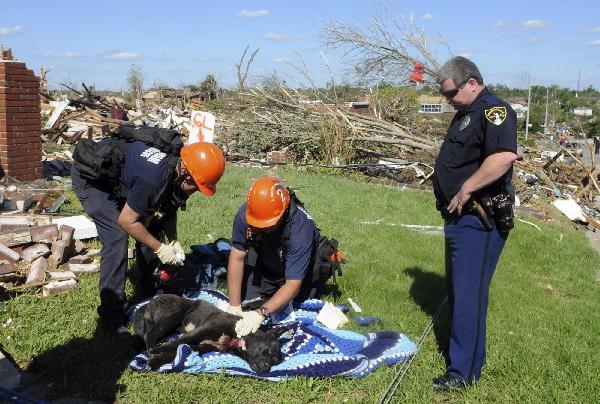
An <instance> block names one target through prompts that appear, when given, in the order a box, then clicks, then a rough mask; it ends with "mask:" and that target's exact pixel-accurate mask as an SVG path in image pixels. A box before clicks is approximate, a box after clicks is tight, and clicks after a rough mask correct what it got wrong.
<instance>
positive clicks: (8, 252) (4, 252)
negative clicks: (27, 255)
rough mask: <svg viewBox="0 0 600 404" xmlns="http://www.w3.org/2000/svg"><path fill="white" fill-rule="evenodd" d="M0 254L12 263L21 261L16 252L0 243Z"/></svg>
mask: <svg viewBox="0 0 600 404" xmlns="http://www.w3.org/2000/svg"><path fill="white" fill-rule="evenodd" d="M0 253H1V254H2V255H3V256H5V257H7V258H9V259H11V260H13V261H18V260H20V259H21V255H20V254H19V253H18V252H16V251H13V250H11V249H10V248H8V247H7V246H5V245H4V244H2V243H0Z"/></svg>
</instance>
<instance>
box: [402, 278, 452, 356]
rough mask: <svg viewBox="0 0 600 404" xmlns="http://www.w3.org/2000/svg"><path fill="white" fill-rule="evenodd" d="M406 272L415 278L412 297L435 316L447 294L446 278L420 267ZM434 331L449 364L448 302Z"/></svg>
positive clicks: (440, 350) (439, 348)
mask: <svg viewBox="0 0 600 404" xmlns="http://www.w3.org/2000/svg"><path fill="white" fill-rule="evenodd" d="M404 272H405V273H406V274H407V275H408V276H410V277H411V278H412V279H413V282H412V284H411V286H410V295H411V297H412V299H413V300H414V302H415V303H416V304H417V305H418V306H419V307H420V308H421V310H423V311H424V312H425V313H427V315H429V316H430V317H432V318H433V316H435V314H436V312H437V311H438V309H440V304H441V303H442V302H443V301H444V299H445V297H446V295H447V289H446V278H445V277H443V276H440V275H439V274H436V273H434V272H427V271H424V270H423V269H422V268H419V267H409V268H406V269H404ZM433 332H434V335H435V340H436V343H437V346H438V351H439V352H441V353H442V355H443V356H444V359H445V361H446V364H448V344H449V339H450V315H449V312H448V304H447V303H446V304H444V306H443V307H442V308H441V309H440V314H439V315H438V317H437V320H436V321H435V322H434V324H433Z"/></svg>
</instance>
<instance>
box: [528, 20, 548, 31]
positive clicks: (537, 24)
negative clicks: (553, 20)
mask: <svg viewBox="0 0 600 404" xmlns="http://www.w3.org/2000/svg"><path fill="white" fill-rule="evenodd" d="M548 25H550V22H549V21H543V20H527V21H522V22H521V28H522V29H526V30H530V29H538V28H544V27H547V26H548Z"/></svg>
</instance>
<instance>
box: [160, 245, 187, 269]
mask: <svg viewBox="0 0 600 404" xmlns="http://www.w3.org/2000/svg"><path fill="white" fill-rule="evenodd" d="M156 255H157V256H158V259H159V260H160V262H162V263H163V264H167V265H178V266H181V265H183V260H184V259H185V253H184V252H183V248H181V245H179V243H177V244H175V242H173V241H171V242H170V243H169V244H164V243H163V244H161V245H160V247H159V249H158V250H156Z"/></svg>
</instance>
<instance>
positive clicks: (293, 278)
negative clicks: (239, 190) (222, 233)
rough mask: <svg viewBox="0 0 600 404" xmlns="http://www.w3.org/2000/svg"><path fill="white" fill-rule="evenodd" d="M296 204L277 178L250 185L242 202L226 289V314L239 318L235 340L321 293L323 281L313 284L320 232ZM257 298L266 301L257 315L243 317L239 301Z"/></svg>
mask: <svg viewBox="0 0 600 404" xmlns="http://www.w3.org/2000/svg"><path fill="white" fill-rule="evenodd" d="M298 202H299V201H297V199H296V198H295V196H294V195H293V191H290V190H289V189H288V188H286V187H285V186H284V185H283V184H281V183H280V182H279V180H278V179H277V178H273V177H262V178H258V179H257V180H256V181H254V183H253V184H252V186H251V187H250V191H249V192H248V201H247V203H244V204H243V205H242V206H241V207H240V209H239V210H238V213H237V215H236V217H235V221H234V223H233V234H232V237H231V239H232V246H233V248H232V249H231V254H230V256H229V264H228V267H227V286H228V288H229V308H228V311H229V312H230V313H232V314H237V315H241V316H242V319H241V320H240V321H239V322H238V324H237V325H236V332H237V333H238V335H239V336H244V335H247V334H249V333H251V332H254V331H256V330H257V329H258V328H259V326H260V324H261V323H262V321H263V320H265V319H267V318H269V317H270V316H271V313H275V312H277V311H279V310H280V309H282V308H283V307H285V306H286V305H287V304H288V303H289V302H290V301H292V300H295V301H297V302H302V301H304V300H306V299H310V298H315V297H319V296H320V295H321V294H322V293H323V291H324V287H325V281H326V279H323V277H319V279H317V280H316V281H313V279H314V277H313V265H314V262H315V253H316V250H317V246H318V245H319V240H320V238H321V237H320V234H319V230H318V229H317V228H316V227H315V224H314V221H313V219H312V218H311V217H310V215H309V214H308V213H307V212H306V210H304V208H303V206H301V205H300V204H299V203H298ZM286 228H287V229H286ZM286 233H287V234H286ZM288 237H289V239H288V240H286V238H288ZM257 297H266V298H268V300H267V301H266V302H265V303H264V304H263V306H262V307H261V308H260V309H259V310H256V311H248V312H242V309H241V302H242V300H251V299H254V298H257Z"/></svg>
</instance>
